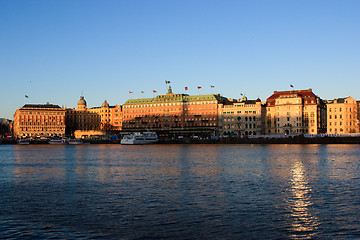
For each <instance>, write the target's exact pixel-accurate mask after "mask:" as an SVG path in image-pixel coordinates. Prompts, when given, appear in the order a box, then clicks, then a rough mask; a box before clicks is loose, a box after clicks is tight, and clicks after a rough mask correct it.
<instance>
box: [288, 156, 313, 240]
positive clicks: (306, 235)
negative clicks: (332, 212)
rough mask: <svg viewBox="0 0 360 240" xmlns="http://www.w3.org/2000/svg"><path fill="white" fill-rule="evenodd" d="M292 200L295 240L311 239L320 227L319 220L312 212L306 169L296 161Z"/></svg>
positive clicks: (292, 182) (292, 170) (292, 172)
mask: <svg viewBox="0 0 360 240" xmlns="http://www.w3.org/2000/svg"><path fill="white" fill-rule="evenodd" d="M290 181H291V186H290V191H291V194H292V198H290V199H289V203H290V208H291V216H292V231H293V232H294V234H292V236H291V238H293V239H311V238H313V237H314V236H315V230H316V228H317V226H318V225H319V223H318V220H317V218H316V217H315V216H313V215H312V214H311V212H310V209H309V208H310V206H311V205H312V204H313V203H312V202H311V191H312V189H311V187H310V185H309V183H308V181H307V179H306V169H305V167H304V164H303V163H302V162H301V161H296V162H295V163H294V164H293V166H292V168H291V179H290Z"/></svg>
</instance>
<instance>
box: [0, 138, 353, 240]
mask: <svg viewBox="0 0 360 240" xmlns="http://www.w3.org/2000/svg"><path fill="white" fill-rule="evenodd" d="M359 159H360V146H359V145H152V146H121V145H80V146H66V145H64V146H54V145H30V146H18V145H15V146H11V145H0V238H3V239H360V217H359V216H360V214H359V212H360V161H359Z"/></svg>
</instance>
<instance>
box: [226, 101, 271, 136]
mask: <svg viewBox="0 0 360 240" xmlns="http://www.w3.org/2000/svg"><path fill="white" fill-rule="evenodd" d="M265 111H266V108H265V105H264V104H262V103H261V100H260V99H257V100H248V99H247V98H246V97H245V96H244V97H243V98H242V99H240V100H239V101H236V100H235V101H232V102H229V103H228V104H224V105H221V107H220V108H219V133H220V135H230V136H232V135H262V134H264V133H265V130H264V116H265Z"/></svg>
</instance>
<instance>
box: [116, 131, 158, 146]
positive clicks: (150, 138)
mask: <svg viewBox="0 0 360 240" xmlns="http://www.w3.org/2000/svg"><path fill="white" fill-rule="evenodd" d="M158 141H159V138H158V135H157V134H156V133H155V132H143V133H139V132H137V133H133V134H129V135H125V136H124V138H123V139H121V141H120V143H121V144H122V145H144V144H151V143H156V142H158Z"/></svg>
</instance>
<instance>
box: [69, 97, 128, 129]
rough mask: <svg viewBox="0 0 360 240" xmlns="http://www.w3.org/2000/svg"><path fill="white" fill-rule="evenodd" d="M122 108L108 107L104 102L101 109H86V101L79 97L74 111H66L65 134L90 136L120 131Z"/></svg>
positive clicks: (117, 106)
mask: <svg viewBox="0 0 360 240" xmlns="http://www.w3.org/2000/svg"><path fill="white" fill-rule="evenodd" d="M121 126H122V106H119V105H116V106H110V105H109V103H108V102H107V101H106V100H105V101H104V102H103V104H102V105H101V107H94V108H87V103H86V100H85V98H84V97H83V96H81V97H80V100H79V101H78V104H77V108H76V109H66V132H67V134H69V135H74V133H75V131H76V132H77V135H82V136H85V135H86V136H91V135H93V134H95V133H96V135H97V134H98V133H99V131H102V132H104V133H105V134H106V133H108V132H112V131H120V130H121Z"/></svg>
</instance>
